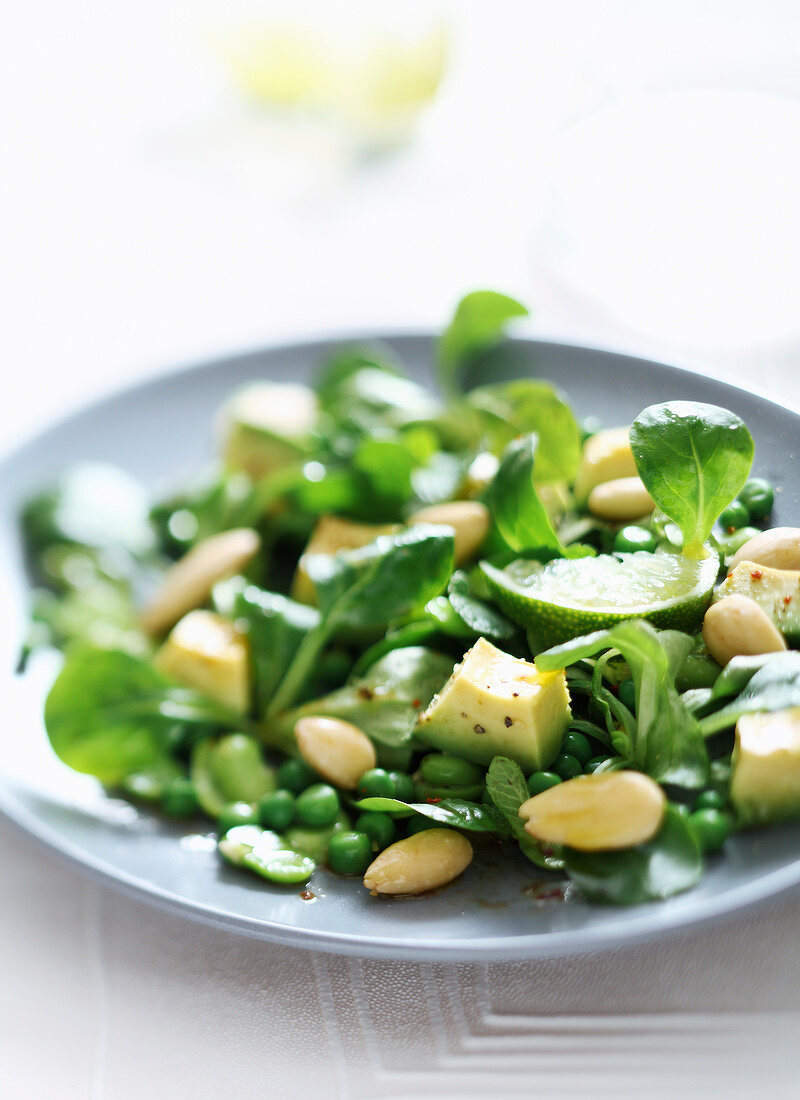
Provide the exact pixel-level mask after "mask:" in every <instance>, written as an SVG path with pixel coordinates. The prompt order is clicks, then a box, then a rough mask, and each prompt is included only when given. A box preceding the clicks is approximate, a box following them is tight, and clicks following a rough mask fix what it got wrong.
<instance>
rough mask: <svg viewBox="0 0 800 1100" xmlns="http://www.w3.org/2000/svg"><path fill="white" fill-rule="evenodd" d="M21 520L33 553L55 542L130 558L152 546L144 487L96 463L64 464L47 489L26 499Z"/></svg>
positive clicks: (112, 468) (126, 476)
mask: <svg viewBox="0 0 800 1100" xmlns="http://www.w3.org/2000/svg"><path fill="white" fill-rule="evenodd" d="M21 522H22V528H23V531H24V534H25V538H26V542H27V545H28V548H29V549H30V550H31V551H32V552H33V553H34V554H39V553H41V552H42V551H44V550H46V549H47V548H48V547H49V546H53V545H56V544H59V543H70V544H74V545H81V546H87V547H92V548H93V549H105V550H112V551H117V552H119V551H120V550H121V551H123V552H127V553H128V554H131V555H132V556H133V557H142V556H145V555H147V554H149V553H150V552H151V550H152V548H153V532H152V529H151V527H150V523H149V519H148V508H147V498H146V496H145V493H144V490H143V489H142V487H141V486H140V485H139V484H138V483H137V482H136V481H134V480H133V478H131V477H129V476H128V475H127V474H126V473H125V472H124V471H123V470H118V469H117V468H116V467H114V466H106V465H104V464H102V463H83V464H81V465H77V466H72V467H70V468H69V469H68V470H66V471H65V472H64V473H63V474H62V475H61V476H60V477H59V479H58V480H57V482H56V484H55V485H54V486H53V487H52V488H50V489H48V490H47V491H45V492H43V493H40V494H39V495H38V496H35V497H33V498H32V499H31V500H29V501H28V502H27V504H26V505H25V507H24V509H23V511H22V516H21Z"/></svg>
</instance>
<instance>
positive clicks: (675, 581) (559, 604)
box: [481, 551, 719, 647]
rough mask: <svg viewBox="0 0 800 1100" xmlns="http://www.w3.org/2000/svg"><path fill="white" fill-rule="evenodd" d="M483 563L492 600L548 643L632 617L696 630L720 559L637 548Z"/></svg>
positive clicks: (659, 625) (548, 644)
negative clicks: (629, 551) (625, 551)
mask: <svg viewBox="0 0 800 1100" xmlns="http://www.w3.org/2000/svg"><path fill="white" fill-rule="evenodd" d="M481 569H482V571H483V574H484V576H485V578H486V581H487V583H488V585H489V588H490V589H491V592H492V596H493V597H494V599H495V601H496V602H497V604H498V606H499V607H500V608H501V609H502V610H503V611H504V612H505V613H506V615H508V617H509V618H510V619H513V620H514V622H516V623H519V624H520V626H524V627H526V628H527V629H528V630H530V631H531V632H532V634H533V636H534V637H535V639H536V640H537V642H540V643H541V645H542V647H547V646H551V645H557V644H558V643H560V642H566V641H569V639H570V638H577V637H578V636H579V635H581V634H588V633H590V632H591V631H593V630H602V629H603V628H604V627H608V626H613V624H614V623H616V622H620V621H622V620H623V619H632V618H643V619H648V620H649V621H650V622H651V623H653V625H654V626H658V627H662V628H664V629H666V628H671V629H674V630H684V631H686V632H687V633H690V634H691V633H695V632H696V631H697V630H699V629H700V625H701V624H702V621H703V615H704V613H705V610H706V608H707V607H708V604H709V602H710V600H711V593H712V590H713V587H714V582H715V581H716V579H717V573H718V571H719V558H718V557H717V555H716V554H714V553H712V554H710V555H709V556H708V557H706V558H702V559H700V560H699V561H696V560H694V559H692V558H687V557H684V556H683V555H682V554H651V553H649V552H646V551H638V552H636V553H634V554H601V555H598V557H596V558H577V559H573V560H568V559H565V558H558V559H556V560H555V561H551V562H548V564H547V565H541V564H540V563H539V562H536V561H527V560H525V559H520V560H518V561H515V562H512V564H511V565H509V566H507V567H506V569H496V568H494V566H491V565H489V564H488V563H487V562H484V563H483V564H482V565H481Z"/></svg>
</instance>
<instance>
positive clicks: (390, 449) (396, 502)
mask: <svg viewBox="0 0 800 1100" xmlns="http://www.w3.org/2000/svg"><path fill="white" fill-rule="evenodd" d="M418 465H419V463H418V462H417V460H416V458H415V457H414V455H413V454H412V453H411V451H409V449H408V448H407V447H406V446H405V445H404V444H403V443H400V442H398V441H396V440H394V439H374V438H370V437H368V438H365V439H363V440H362V441H361V443H360V444H359V445H358V448H357V449H356V452H355V454H354V455H353V466H354V467H355V469H356V470H358V471H359V473H361V474H362V475H363V477H364V479H365V481H366V488H367V492H368V496H369V504H370V511H371V516H372V518H373V519H384V518H390V519H391V518H394V517H395V516H397V515H399V513H400V509H401V508H402V506H403V504H404V503H405V501H406V500H407V499H408V497H409V496H410V495H411V474H412V471H413V470H415V469H416V467H417V466H418Z"/></svg>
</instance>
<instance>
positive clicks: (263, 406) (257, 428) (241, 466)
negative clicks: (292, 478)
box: [223, 382, 317, 478]
mask: <svg viewBox="0 0 800 1100" xmlns="http://www.w3.org/2000/svg"><path fill="white" fill-rule="evenodd" d="M316 419H317V399H316V396H315V394H314V392H313V390H311V389H310V388H309V387H308V386H304V385H301V384H299V383H294V382H253V383H251V384H250V385H248V386H245V387H244V388H243V389H241V390H239V391H238V392H237V393H235V394H234V395H233V397H232V398H231V400H230V401H229V403H228V405H227V406H226V408H225V409H224V410H223V436H224V458H225V466H226V467H227V469H229V470H242V471H243V472H244V473H246V474H248V475H249V476H250V477H252V478H260V477H264V476H265V475H266V474H270V473H272V472H273V471H274V470H279V469H281V468H283V467H284V466H289V465H291V464H292V463H293V462H297V461H299V460H300V459H302V458H303V456H304V455H305V453H306V449H307V448H306V441H307V439H308V436H309V434H310V432H311V431H312V430H313V428H314V425H315V423H316Z"/></svg>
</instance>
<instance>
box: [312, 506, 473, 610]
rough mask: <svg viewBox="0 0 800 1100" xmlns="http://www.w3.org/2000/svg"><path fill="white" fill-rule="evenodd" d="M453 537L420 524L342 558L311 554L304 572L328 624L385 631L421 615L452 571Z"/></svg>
mask: <svg viewBox="0 0 800 1100" xmlns="http://www.w3.org/2000/svg"><path fill="white" fill-rule="evenodd" d="M453 546H454V540H453V535H452V533H451V532H450V531H449V530H448V529H447V528H445V527H438V526H434V525H430V524H416V525H415V526H414V527H410V528H408V529H406V530H403V531H400V532H398V533H397V534H395V535H379V536H378V538H377V539H376V540H375V541H374V542H371V543H369V544H368V545H367V546H364V547H361V548H360V549H358V550H347V551H343V552H342V553H339V554H310V555H308V556H307V558H306V569H307V571H308V575H309V577H310V578H311V580H312V581H313V583H314V587H315V589H316V591H317V597H318V599H319V605H320V610H321V612H322V615H323V618H324V619H325V620H326V624H335V627H336V629H338V628H340V627H342V626H347V627H358V626H383V625H386V624H388V623H390V622H394V621H395V620H397V619H402V618H405V617H406V616H407V615H411V614H413V613H414V612H416V611H421V610H422V608H423V607H424V606H425V604H426V603H427V602H428V600H430V599H432V598H433V597H434V596H435V595H437V594H438V593H439V592H441V591H442V590H443V589H444V587H445V586H446V584H447V581H448V579H449V577H450V573H451V572H452V568H453Z"/></svg>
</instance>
